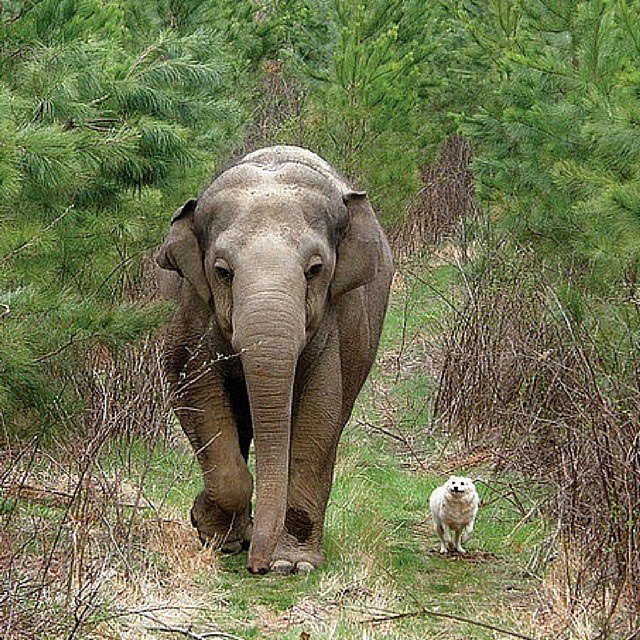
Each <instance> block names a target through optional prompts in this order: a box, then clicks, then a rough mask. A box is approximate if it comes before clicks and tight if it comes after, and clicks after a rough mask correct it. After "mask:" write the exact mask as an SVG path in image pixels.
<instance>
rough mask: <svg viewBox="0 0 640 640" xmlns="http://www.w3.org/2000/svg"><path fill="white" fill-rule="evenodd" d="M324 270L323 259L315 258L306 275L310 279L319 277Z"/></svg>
mask: <svg viewBox="0 0 640 640" xmlns="http://www.w3.org/2000/svg"><path fill="white" fill-rule="evenodd" d="M321 272H322V260H321V259H320V258H314V259H312V260H311V262H310V264H309V266H308V267H307V270H306V271H305V272H304V277H305V278H306V279H307V281H309V280H313V279H314V278H317V277H318V276H319V275H320V273H321Z"/></svg>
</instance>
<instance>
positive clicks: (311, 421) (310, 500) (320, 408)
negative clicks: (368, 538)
mask: <svg viewBox="0 0 640 640" xmlns="http://www.w3.org/2000/svg"><path fill="white" fill-rule="evenodd" d="M337 363H338V349H337V343H336V344H328V345H327V346H326V348H325V351H324V352H323V355H322V357H321V358H320V359H319V361H317V362H316V363H315V365H316V366H315V367H314V368H313V369H312V370H311V371H310V372H308V373H307V374H306V375H305V376H303V377H302V380H301V381H299V382H300V389H299V396H298V398H297V407H296V412H295V416H294V421H293V429H292V440H291V462H290V468H289V487H288V494H287V512H286V516H285V526H284V530H283V531H282V533H281V535H280V539H279V542H278V545H277V547H276V550H275V552H274V554H273V561H272V564H271V569H272V570H273V571H276V572H279V573H309V572H310V571H312V570H313V569H315V568H317V567H318V566H319V565H320V564H321V563H322V561H323V552H322V538H323V533H324V521H325V513H326V508H327V502H328V500H329V494H330V492H331V485H332V481H333V470H334V466H335V459H336V452H337V446H338V440H339V438H340V433H341V431H342V422H341V402H340V398H341V378H340V368H339V365H338V366H336V365H337Z"/></svg>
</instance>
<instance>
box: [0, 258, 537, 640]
mask: <svg viewBox="0 0 640 640" xmlns="http://www.w3.org/2000/svg"><path fill="white" fill-rule="evenodd" d="M451 277H452V272H451V270H450V269H449V268H442V269H434V270H433V271H431V272H428V273H425V274H419V276H418V277H417V278H414V279H406V280H405V283H404V286H403V288H402V289H401V290H399V291H396V293H395V294H394V297H393V300H392V304H391V306H390V310H389V314H388V317H387V323H386V326H385V334H384V337H383V341H382V345H381V349H380V358H379V364H378V365H377V366H376V368H375V370H374V372H373V375H372V380H371V382H370V383H369V384H368V385H367V388H366V390H365V392H364V393H363V395H362V398H361V401H360V402H359V406H358V409H357V412H356V415H355V416H354V419H353V420H352V422H351V423H350V424H349V425H348V427H347V428H346V429H345V433H344V436H343V439H342V442H341V444H340V449H339V456H338V463H337V467H336V474H335V483H334V487H333V491H332V494H331V498H330V503H329V507H328V512H327V521H326V532H325V540H324V550H325V563H324V564H323V566H322V567H321V568H320V569H318V570H317V571H316V572H314V573H313V574H311V575H310V576H277V575H266V576H252V575H251V574H249V573H248V572H247V570H246V568H245V565H246V560H247V558H246V554H240V555H238V556H233V557H222V556H219V555H217V554H213V553H212V552H211V551H210V550H204V551H203V550H201V549H200V546H199V544H198V542H197V537H196V534H195V531H194V530H192V529H191V527H190V525H189V509H190V507H191V502H192V500H193V497H194V496H195V495H196V494H197V492H198V491H199V490H200V486H201V479H200V474H199V470H198V468H197V465H196V464H195V462H194V458H193V455H192V452H191V450H190V448H189V447H188V445H187V443H186V441H185V440H184V439H181V438H177V439H173V440H172V441H170V442H169V443H163V442H157V443H155V444H151V443H150V442H149V441H148V440H145V439H141V438H140V439H133V440H131V441H128V442H126V443H116V442H110V443H109V444H108V446H105V447H104V448H103V449H102V452H101V456H100V458H99V460H98V461H97V464H96V466H95V467H94V468H93V469H92V477H93V479H94V480H96V481H97V482H98V485H99V486H110V487H115V488H116V489H117V490H116V491H114V492H113V495H110V496H109V500H107V501H105V503H104V504H102V505H101V507H100V508H101V509H102V510H101V511H100V512H99V513H98V515H97V516H96V517H95V518H93V519H88V520H87V521H86V523H84V524H83V525H82V526H83V527H85V529H86V536H87V537H86V543H87V544H86V545H85V547H78V548H76V547H74V544H75V545H77V533H73V532H74V531H75V530H74V527H75V526H76V525H75V524H74V521H73V519H71V520H70V521H69V522H68V523H64V524H63V525H62V528H61V534H62V535H61V542H60V543H59V546H60V550H59V553H58V554H57V555H56V556H55V557H56V559H57V558H58V557H59V558H60V559H61V560H60V566H64V565H63V563H62V559H64V558H65V557H68V556H69V554H72V556H73V557H74V563H75V564H74V565H73V566H77V565H78V563H79V562H84V563H85V564H86V566H87V567H88V568H91V570H90V571H89V574H90V573H91V571H94V569H93V567H100V566H101V567H103V569H101V572H99V573H98V576H97V578H96V577H92V576H91V575H89V574H87V576H85V577H84V578H82V579H81V580H80V582H78V583H77V584H76V583H75V582H74V581H73V580H71V581H68V585H70V586H69V587H68V588H70V589H71V593H73V589H77V590H78V593H89V592H91V589H90V588H89V587H90V586H91V585H94V583H95V584H97V585H98V587H96V591H95V594H96V595H95V597H94V600H93V601H92V604H91V607H93V608H90V609H86V611H89V613H90V615H88V617H87V619H86V621H85V622H84V623H83V626H80V627H79V630H78V631H77V633H76V635H75V636H74V637H76V638H84V637H86V638H91V637H96V636H95V635H92V633H93V632H94V631H95V632H97V633H98V634H99V635H100V634H102V635H100V637H109V638H114V639H115V638H120V637H123V638H131V637H136V638H143V639H145V638H149V639H154V638H160V637H169V633H168V631H166V630H165V631H164V632H160V631H153V630H150V628H158V627H168V628H169V629H171V628H173V629H174V631H173V632H172V634H173V633H178V632H176V631H175V629H179V628H182V629H191V630H192V631H193V632H194V633H201V634H204V633H205V632H207V631H212V630H221V631H223V632H225V633H227V634H233V635H235V636H236V637H238V638H243V639H267V638H278V639H282V640H300V639H301V638H307V637H309V638H312V639H313V640H321V639H344V640H356V639H358V640H359V639H367V640H377V639H382V638H385V639H388V638H390V639H392V640H393V639H396V638H397V639H403V640H424V639H425V638H447V639H448V640H463V639H467V638H471V639H477V640H483V639H487V640H488V639H490V638H495V637H500V634H498V636H496V634H495V633H494V632H493V631H491V630H489V629H485V628H482V627H480V626H477V625H473V624H467V623H464V622H461V621H454V620H451V619H450V618H446V617H442V615H443V614H445V615H449V614H451V615H457V616H462V617H464V618H468V619H472V620H477V621H483V622H485V623H488V624H491V625H494V626H497V627H501V628H504V629H512V630H520V631H523V632H525V633H527V629H528V622H527V620H526V619H518V618H517V617H515V615H514V614H513V613H512V611H517V610H518V608H519V607H523V608H524V610H526V606H527V604H528V600H527V598H528V597H529V590H530V589H531V588H532V587H533V582H532V579H525V578H524V577H523V576H524V575H525V572H526V565H527V560H528V558H529V556H530V554H531V553H532V552H533V550H534V549H535V547H536V545H537V544H539V543H540V541H541V540H542V538H543V535H544V531H543V526H542V523H541V522H540V521H538V520H536V519H535V518H531V517H529V518H525V517H523V516H524V515H525V514H527V513H528V512H529V511H531V512H532V513H535V509H533V508H532V507H533V505H534V504H535V502H534V501H535V500H536V499H537V497H538V496H536V494H535V492H532V493H531V495H529V493H528V490H527V491H525V490H524V489H523V488H522V487H519V488H517V490H514V489H513V483H514V482H517V481H518V479H517V478H504V477H494V476H492V475H491V473H490V471H489V470H488V469H485V468H483V467H482V466H479V467H478V466H474V464H476V463H474V462H473V459H472V458H469V459H468V461H465V458H464V456H463V452H460V450H459V448H456V447H453V448H452V447H451V443H448V442H445V441H443V440H442V438H441V436H440V435H439V434H437V433H435V432H434V430H433V426H432V424H431V422H432V421H431V418H430V396H431V394H432V392H433V388H434V383H433V378H432V372H431V370H430V366H429V361H428V358H429V350H430V349H432V348H435V346H436V338H437V335H438V332H439V331H440V323H441V322H442V319H443V314H444V313H445V309H446V308H447V306H448V303H447V302H446V301H445V300H446V298H447V297H448V295H449V294H448V290H449V287H450V282H451ZM452 449H453V450H452ZM448 451H451V452H452V453H456V455H457V459H459V465H460V466H459V467H458V468H456V472H458V473H465V474H469V475H471V476H473V477H481V478H482V481H481V482H478V485H477V486H478V489H479V492H480V494H481V497H482V498H483V500H484V506H483V507H481V509H480V513H479V516H478V520H477V526H476V532H475V534H474V536H473V538H472V539H471V540H470V541H469V542H468V543H467V545H466V548H467V550H468V551H469V553H468V555H467V556H466V557H442V556H441V555H440V554H439V553H437V549H438V541H437V538H436V535H435V533H434V531H433V528H432V526H431V524H430V521H429V515H428V502H429V495H430V492H431V491H432V490H433V488H434V487H435V486H437V485H439V484H441V483H442V482H443V481H444V480H445V479H446V476H447V475H448V471H447V472H446V473H445V471H444V469H445V468H446V467H447V464H449V465H450V459H449V458H447V456H446V455H445V453H447V452H448ZM448 460H449V462H448ZM445 463H447V464H445ZM34 471H35V472H36V477H37V475H38V473H41V472H42V470H41V469H35V470H34ZM47 473H49V474H52V473H53V471H52V470H51V469H50V470H49V471H48V472H45V473H43V474H42V475H43V478H42V482H43V483H45V482H46V478H47ZM33 482H35V480H33ZM516 493H517V496H516V497H517V499H514V495H516ZM88 495H89V494H88ZM88 500H89V501H88V502H87V504H88V505H91V498H88ZM2 509H3V513H1V514H0V515H2V516H3V517H5V516H6V522H7V523H9V524H10V526H11V528H13V530H14V536H15V541H16V542H15V543H16V544H17V545H18V544H19V543H20V539H21V536H23V530H26V529H28V523H33V522H36V521H37V522H38V523H39V524H38V526H39V527H40V529H42V527H43V526H46V523H47V522H49V524H50V527H51V531H50V532H48V533H49V534H50V535H39V536H38V537H36V538H34V541H35V542H34V544H33V545H32V546H33V554H34V557H35V556H37V554H38V553H41V552H42V549H43V548H44V547H46V546H47V544H49V545H50V544H51V542H50V541H51V538H52V537H53V536H55V535H57V530H58V529H59V527H60V518H61V516H62V514H63V508H62V506H61V505H58V506H56V505H55V502H54V503H52V504H49V503H47V504H40V503H37V502H33V503H31V502H29V501H26V500H17V501H16V500H14V499H6V500H5V501H4V502H3V507H2ZM85 529H79V530H80V531H85ZM74 535H75V536H76V537H74ZM65 536H66V537H65ZM63 538H64V539H63ZM36 543H37V544H36ZM21 553H23V555H24V554H26V555H27V556H28V554H29V553H32V551H30V547H28V546H25V547H24V548H23V549H22V551H21ZM56 561H57V562H58V560H56ZM101 563H102V564H101ZM27 564H28V563H27ZM55 566H58V565H55ZM74 570H75V569H74ZM51 571H52V572H53V569H52V570H51ZM69 571H72V569H69ZM66 579H67V576H65V575H61V576H60V580H61V581H62V582H64V581H65V580H66ZM82 580H84V581H85V582H84V583H83V582H82ZM88 585H89V586H88ZM91 588H93V586H91ZM74 602H77V600H76V601H74V600H71V601H70V603H68V604H66V605H65V604H64V603H60V602H59V601H58V602H56V604H55V607H59V608H60V615H59V617H60V619H64V616H65V615H66V616H67V617H68V618H69V619H70V622H69V623H68V625H71V626H73V624H74V623H73V620H74V615H75V614H74V610H73V606H75V605H74V604H73V603H74ZM25 606H26V605H25ZM65 606H67V607H71V608H70V609H65ZM55 607H54V606H53V605H52V606H51V608H52V609H54V608H55ZM56 610H57V609H56ZM65 611H66V613H65ZM83 611H84V609H83ZM140 611H142V612H145V611H147V612H149V611H150V612H151V613H139V612H140ZM427 612H432V613H436V614H439V615H429V614H428V613H427ZM75 613H76V614H77V611H76V612H75ZM396 614H408V615H406V617H396ZM52 628H53V627H52ZM65 628H66V631H65V634H64V635H65V637H66V635H68V629H69V626H67V627H65ZM53 629H54V631H52V635H51V637H56V634H58V635H59V633H60V632H59V630H56V629H55V628H53ZM305 634H309V635H308V636H307V635H305Z"/></svg>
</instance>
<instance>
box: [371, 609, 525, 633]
mask: <svg viewBox="0 0 640 640" xmlns="http://www.w3.org/2000/svg"><path fill="white" fill-rule="evenodd" d="M420 616H430V617H433V618H444V619H446V620H454V621H455V622H463V623H464V624H470V625H473V626H474V627H482V628H483V629H489V630H490V631H495V632H496V633H501V634H503V635H506V636H511V637H512V638H520V640H537V638H534V637H533V636H528V635H525V634H523V633H519V632H517V631H511V630H510V629H503V628H502V627H498V626H496V625H493V624H489V623H487V622H481V621H480V620H473V619H472V618H466V617H464V616H459V615H456V614H455V613H445V612H443V611H434V610H433V609H425V608H423V609H420V610H418V611H407V612H405V613H389V614H385V615H383V616H379V617H376V618H370V619H369V620H365V623H367V624H382V623H383V622H392V621H395V620H403V619H405V618H417V617H420Z"/></svg>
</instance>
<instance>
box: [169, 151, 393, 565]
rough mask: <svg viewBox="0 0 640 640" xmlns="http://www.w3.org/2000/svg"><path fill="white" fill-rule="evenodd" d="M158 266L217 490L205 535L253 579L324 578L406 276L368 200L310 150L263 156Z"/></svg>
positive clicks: (180, 393) (245, 164)
mask: <svg viewBox="0 0 640 640" xmlns="http://www.w3.org/2000/svg"><path fill="white" fill-rule="evenodd" d="M157 262H158V264H159V265H160V267H162V268H163V269H167V270H170V271H173V272H174V273H171V274H165V275H166V276H167V277H168V278H170V279H173V285H174V286H173V289H174V291H175V292H176V297H177V300H178V307H177V310H176V313H175V314H174V317H173V319H172V321H171V325H170V327H169V329H168V335H167V338H166V348H165V355H164V363H165V365H164V366H165V369H166V373H167V375H168V378H169V382H170V384H171V388H172V402H173V408H174V411H175V413H176V415H177V416H178V419H179V420H180V423H181V425H182V428H183V429H184V432H185V433H186V435H187V437H188V438H189V441H190V442H191V445H192V446H193V448H194V450H195V453H196V456H197V459H198V462H199V464H200V466H201V469H202V476H203V479H204V490H203V491H202V492H201V493H200V494H199V495H198V496H197V497H196V499H195V501H194V504H193V508H192V510H191V521H192V523H193V525H194V526H195V527H196V528H197V530H198V534H199V536H200V539H201V540H202V542H203V543H204V542H207V543H211V544H215V545H216V546H219V547H221V548H222V550H223V551H227V552H237V551H240V550H241V549H242V548H247V546H248V548H249V556H248V568H249V570H250V571H251V572H253V573H266V572H268V571H270V570H271V571H277V572H280V573H306V572H308V571H311V570H312V569H314V568H315V567H317V566H318V565H319V564H320V563H321V562H322V534H323V527H324V519H325V510H326V506H327V501H328V498H329V492H330V490H331V483H332V478H333V468H334V463H335V458H336V449H337V445H338V439H339V437H340V434H341V432H342V429H343V427H344V425H345V423H346V422H347V420H348V418H349V416H350V414H351V411H352V408H353V404H354V402H355V399H356V396H357V395H358V392H359V391H360V389H361V387H362V385H363V384H364V381H365V379H366V377H367V375H368V373H369V370H370V368H371V366H372V364H373V361H374V357H375V352H376V349H377V346H378V341H379V338H380V331H381V327H382V321H383V317H384V313H385V309H386V306H387V298H388V293H389V286H390V282H391V277H392V264H391V252H390V250H389V245H388V243H387V241H386V239H385V236H384V233H383V231H382V229H381V227H380V225H379V224H378V222H377V220H376V218H375V215H374V212H373V210H372V208H371V205H370V203H369V200H368V198H367V196H366V194H365V193H363V192H361V191H355V190H353V189H352V188H351V187H350V186H349V184H348V183H347V182H346V181H345V180H344V179H343V178H342V177H340V175H339V174H338V173H336V171H335V170H334V169H333V168H332V167H331V166H330V165H329V164H327V163H326V162H325V161H324V160H322V159H321V158H320V157H318V156H317V155H315V154H314V153H311V152H310V151H307V150H305V149H301V148H297V147H287V146H277V147H270V148H266V149H262V150H259V151H256V152H254V153H250V154H249V155H246V156H245V157H244V158H242V159H241V160H240V161H238V162H236V163H235V164H233V165H231V166H230V167H228V168H226V169H225V170H223V171H222V172H221V173H219V175H218V176H217V177H216V178H215V179H214V180H213V182H212V183H211V184H210V186H209V187H208V188H206V189H205V190H204V191H203V192H202V194H201V195H200V196H199V198H198V199H197V200H189V201H188V202H187V203H186V204H185V205H184V206H183V207H182V208H181V209H179V210H178V211H177V212H176V214H175V215H174V216H173V219H172V221H171V228H170V231H169V234H168V236H167V238H166V241H165V243H164V245H163V246H162V248H161V249H160V252H159V254H158V257H157ZM252 440H253V441H254V448H255V476H256V487H255V489H256V492H255V494H256V495H255V514H253V521H252V513H251V498H252V493H253V479H252V476H251V473H250V471H249V469H248V467H247V457H248V454H249V447H250V444H251V441H252Z"/></svg>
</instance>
